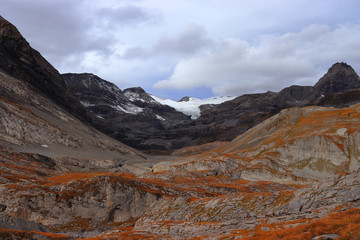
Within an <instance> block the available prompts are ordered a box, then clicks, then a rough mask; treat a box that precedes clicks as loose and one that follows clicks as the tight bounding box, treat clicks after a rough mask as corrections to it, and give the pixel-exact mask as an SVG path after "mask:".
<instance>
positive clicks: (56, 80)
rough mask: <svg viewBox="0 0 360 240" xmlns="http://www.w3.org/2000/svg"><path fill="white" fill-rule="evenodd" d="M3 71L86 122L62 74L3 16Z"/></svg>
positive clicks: (0, 48)
mask: <svg viewBox="0 0 360 240" xmlns="http://www.w3.org/2000/svg"><path fill="white" fill-rule="evenodd" d="M0 69H1V70H2V71H4V72H6V73H7V74H9V75H11V76H13V77H15V78H18V79H21V80H23V81H25V82H27V83H28V84H29V86H31V88H32V90H34V91H36V92H38V93H40V94H41V95H43V96H45V97H48V98H50V99H52V100H53V101H55V102H56V103H57V104H59V105H60V106H61V107H62V108H64V109H66V110H67V111H69V112H71V114H73V115H75V116H77V117H79V118H81V119H86V111H85V109H84V108H83V107H82V106H81V104H80V103H79V101H78V100H77V99H76V98H75V97H74V96H73V95H72V94H71V92H70V91H69V90H68V89H67V87H66V85H65V83H64V81H63V79H62V78H61V75H60V74H59V72H58V71H57V70H56V69H55V68H54V67H53V66H51V64H50V63H48V62H47V61H46V59H44V58H43V57H42V56H41V55H40V53H39V52H38V51H36V50H34V49H33V48H31V46H30V45H29V43H28V42H27V41H26V40H25V39H24V38H23V37H22V36H21V34H20V33H19V31H18V30H17V29H16V27H15V26H13V25H12V24H11V23H9V22H8V21H6V20H5V19H4V18H3V17H1V16H0Z"/></svg>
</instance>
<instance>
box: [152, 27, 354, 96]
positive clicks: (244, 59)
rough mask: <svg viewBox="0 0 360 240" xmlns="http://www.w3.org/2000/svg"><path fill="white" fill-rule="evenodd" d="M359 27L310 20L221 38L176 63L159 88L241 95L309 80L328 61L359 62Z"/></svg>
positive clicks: (277, 88) (328, 64) (314, 78)
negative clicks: (295, 28)
mask: <svg viewBox="0 0 360 240" xmlns="http://www.w3.org/2000/svg"><path fill="white" fill-rule="evenodd" d="M359 41H360V26H358V25H338V26H336V27H334V28H331V27H329V26H327V25H318V24H315V25H310V26H308V27H305V28H303V29H302V30H301V31H299V32H292V33H286V34H270V35H262V36H260V37H259V38H257V39H256V41H254V42H252V44H250V43H248V42H246V41H242V40H239V39H234V38H233V39H226V40H223V41H222V42H220V43H218V44H217V45H216V46H215V47H213V50H212V51H211V52H210V53H207V54H203V55H201V56H198V57H195V58H192V59H188V60H183V61H181V62H179V63H178V64H177V65H176V67H175V69H174V71H173V73H172V74H171V76H170V77H169V78H168V79H165V80H162V81H158V82H157V83H155V85H154V87H155V88H159V89H191V88H196V87H209V88H211V89H212V91H213V93H214V94H215V95H241V94H244V93H250V92H263V91H267V90H276V91H278V90H280V89H282V88H283V87H286V86H289V85H292V84H294V83H297V84H301V85H304V84H307V85H312V84H314V83H315V82H316V81H317V79H318V77H320V76H321V75H322V74H324V73H325V72H326V70H327V68H329V67H330V66H331V65H332V64H333V63H335V62H339V61H345V62H348V63H349V64H353V63H356V64H359V63H360V49H359V48H358V43H359Z"/></svg>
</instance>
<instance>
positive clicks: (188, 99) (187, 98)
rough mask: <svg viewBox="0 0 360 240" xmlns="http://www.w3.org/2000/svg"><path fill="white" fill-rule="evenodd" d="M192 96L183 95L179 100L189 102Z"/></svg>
mask: <svg viewBox="0 0 360 240" xmlns="http://www.w3.org/2000/svg"><path fill="white" fill-rule="evenodd" d="M190 99H191V97H189V96H186V97H183V98H182V99H180V100H179V101H178V102H188V101H190Z"/></svg>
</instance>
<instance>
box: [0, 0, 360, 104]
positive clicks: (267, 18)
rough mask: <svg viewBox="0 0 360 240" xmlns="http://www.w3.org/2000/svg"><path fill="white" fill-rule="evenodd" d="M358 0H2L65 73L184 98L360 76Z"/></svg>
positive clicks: (5, 11)
mask: <svg viewBox="0 0 360 240" xmlns="http://www.w3.org/2000/svg"><path fill="white" fill-rule="evenodd" d="M359 10H360V1H358V0H293V1H289V0H1V5H0V14H1V15H2V16H3V17H4V18H6V19H7V20H9V21H10V22H12V23H13V24H14V25H15V26H17V28H18V29H19V31H20V32H21V33H22V34H23V36H24V37H25V38H26V39H27V40H28V42H29V43H30V44H31V46H32V47H33V48H35V49H37V50H38V51H39V52H40V53H41V54H42V55H43V56H44V57H45V58H46V59H47V60H48V61H49V62H50V63H51V64H53V65H54V66H55V68H57V69H58V70H59V72H61V73H67V72H77V73H79V72H91V73H94V74H96V75H98V76H99V77H101V78H103V79H106V80H108V81H111V82H114V83H115V84H116V85H117V86H118V87H120V88H121V89H124V88H127V87H134V86H141V87H143V88H144V89H145V90H146V91H147V92H150V93H152V94H155V95H158V96H160V97H164V98H171V99H174V100H178V99H180V98H181V97H183V96H193V97H198V98H206V97H210V96H214V95H215V96H217V95H232V96H238V95H242V94H244V93H254V92H265V91H268V90H271V91H279V90H281V89H282V88H284V87H287V86H290V85H294V84H298V85H313V84H315V83H316V82H317V80H318V79H319V78H320V77H321V76H322V75H324V74H325V73H326V71H327V69H328V68H329V67H330V66H331V65H332V64H334V63H335V62H347V63H348V64H350V65H352V67H353V68H354V69H355V71H357V72H358V73H360V15H359Z"/></svg>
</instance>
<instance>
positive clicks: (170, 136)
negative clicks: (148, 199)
mask: <svg viewBox="0 0 360 240" xmlns="http://www.w3.org/2000/svg"><path fill="white" fill-rule="evenodd" d="M63 78H64V79H65V82H66V84H67V85H68V87H69V88H70V90H71V91H72V93H73V94H74V95H75V96H77V97H78V99H79V100H80V101H81V103H82V104H83V106H84V107H85V108H86V110H87V111H88V114H89V113H91V114H90V115H92V116H93V117H92V122H93V123H94V126H95V127H96V128H97V129H99V130H101V131H103V132H105V133H106V134H108V135H110V136H112V137H114V138H115V139H118V140H119V141H121V142H123V143H125V144H127V145H129V146H132V147H134V148H137V149H140V150H147V151H153V150H174V149H179V148H183V147H186V146H192V145H201V144H204V143H209V142H213V141H219V140H220V141H230V140H232V139H234V138H235V137H236V136H237V135H239V134H241V133H244V132H245V131H247V130H248V129H250V128H252V127H254V126H256V125H257V124H259V123H260V122H262V121H263V120H265V119H267V118H269V117H271V116H273V115H274V114H276V113H278V112H280V111H281V110H282V109H286V108H290V107H303V106H307V105H318V106H334V107H346V106H350V105H351V104H355V103H357V102H359V101H360V96H359V93H357V92H356V91H357V89H359V88H360V80H359V76H358V75H357V74H356V72H355V71H354V69H353V68H352V67H351V66H349V65H347V64H346V63H336V64H334V65H333V66H332V67H331V68H330V69H329V70H328V72H327V73H326V74H325V75H324V76H323V77H322V78H321V79H320V80H319V81H318V83H316V84H315V86H290V87H287V88H284V89H283V90H281V91H280V92H266V93H259V94H245V95H243V96H239V97H236V98H235V97H214V98H209V99H204V100H200V99H196V98H191V97H184V98H182V99H181V100H180V101H178V102H176V101H173V100H170V99H162V98H159V97H156V96H154V95H151V94H149V93H146V92H145V91H144V90H143V89H141V88H130V89H125V90H124V91H121V90H120V89H119V88H117V87H116V86H115V85H114V84H112V83H109V82H107V81H105V80H103V79H101V78H99V77H97V76H95V75H92V74H86V73H85V74H63ZM189 116H190V117H191V118H189ZM155 152H156V153H157V151H155Z"/></svg>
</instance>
